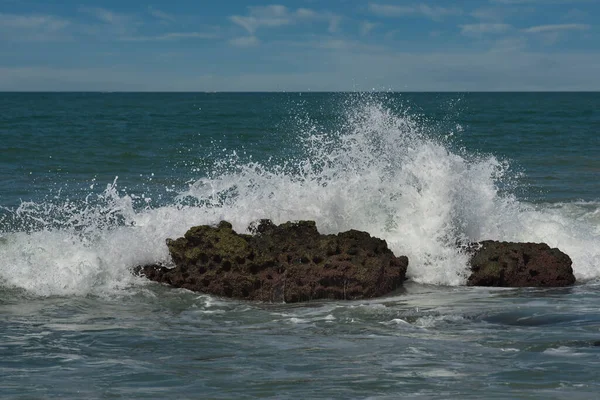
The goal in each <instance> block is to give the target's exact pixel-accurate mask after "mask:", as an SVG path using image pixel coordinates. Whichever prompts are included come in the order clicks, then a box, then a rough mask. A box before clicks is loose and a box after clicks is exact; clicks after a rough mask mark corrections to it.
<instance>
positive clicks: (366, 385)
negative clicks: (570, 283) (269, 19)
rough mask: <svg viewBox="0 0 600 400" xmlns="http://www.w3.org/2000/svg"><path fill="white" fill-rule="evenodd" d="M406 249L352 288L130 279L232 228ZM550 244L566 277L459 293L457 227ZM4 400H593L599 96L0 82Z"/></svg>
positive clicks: (0, 371) (597, 363)
mask: <svg viewBox="0 0 600 400" xmlns="http://www.w3.org/2000/svg"><path fill="white" fill-rule="evenodd" d="M259 218H271V219H272V220H273V221H274V222H276V223H282V222H285V221H288V220H300V219H309V220H315V221H316V223H317V227H318V229H319V230H320V231H321V232H322V233H336V232H340V231H344V230H348V229H359V230H364V231H367V232H369V233H370V234H371V235H373V236H377V237H380V238H383V239H385V240H386V241H387V242H388V245H389V246H390V248H391V249H392V250H393V251H394V252H395V253H396V254H397V255H401V254H402V255H407V256H408V258H409V270H408V276H409V278H410V279H409V281H407V282H406V284H405V287H404V289H402V290H401V291H400V292H398V293H395V294H394V295H393V296H388V297H384V298H380V299H374V300H366V301H350V302H341V301H319V302H311V303H306V304H260V303H258V304H257V303H248V302H243V301H234V300H228V299H222V298H216V297H212V296H208V295H204V294H200V293H192V292H188V291H185V290H180V289H172V288H168V287H165V286H161V285H158V284H155V283H150V282H146V281H145V280H144V279H142V278H139V277H135V276H133V275H132V274H131V272H130V270H131V268H132V267H134V266H136V265H140V264H146V263H154V262H167V261H168V259H169V255H168V251H167V248H166V246H165V239H166V238H176V237H179V236H181V235H182V234H183V233H184V232H185V231H186V230H187V229H188V228H189V227H191V226H194V225H198V224H215V223H217V222H219V221H220V220H228V221H230V222H231V223H232V224H233V226H234V229H236V230H237V231H238V232H244V231H245V229H246V227H247V225H248V224H249V223H250V222H251V221H253V220H256V219H259ZM483 239H497V240H511V241H532V242H545V243H548V244H549V245H550V246H551V247H558V248H560V249H561V250H563V251H564V252H566V253H567V254H569V255H570V256H571V258H572V260H573V269H574V272H575V276H576V278H577V280H578V283H577V285H576V286H574V287H571V288H560V289H494V288H471V287H465V286H463V285H464V283H465V281H466V276H467V270H466V261H467V259H466V256H465V255H464V254H462V253H461V252H459V251H458V250H457V249H456V247H455V243H456V242H457V240H468V241H478V240H483ZM0 337H1V338H2V339H1V340H0V398H2V399H24V398H28V399H30V398H31V399H34V398H35V399H37V398H39V399H46V398H61V399H66V398H75V399H82V398H85V399H100V398H124V399H134V398H139V399H150V398H155V399H163V398H178V399H199V398H207V399H208V398H210V399H251V398H272V399H309V398H311V399H312V398H328V399H329V398H331V399H367V398H368V399H397V398H423V399H451V398H455V399H459V398H460V399H469V398H470V399H480V398H486V399H507V398H511V399H513V398H528V399H533V398H539V399H563V398H569V399H593V398H597V397H598V393H600V346H598V344H600V93H0Z"/></svg>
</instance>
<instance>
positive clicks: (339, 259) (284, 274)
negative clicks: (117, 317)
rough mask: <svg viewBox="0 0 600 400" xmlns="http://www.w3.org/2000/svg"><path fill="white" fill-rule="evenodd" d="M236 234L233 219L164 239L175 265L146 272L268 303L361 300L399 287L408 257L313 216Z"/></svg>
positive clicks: (145, 269) (261, 224) (263, 223)
mask: <svg viewBox="0 0 600 400" xmlns="http://www.w3.org/2000/svg"><path fill="white" fill-rule="evenodd" d="M249 230H250V232H252V233H253V235H244V234H238V233H236V232H235V231H234V230H233V229H232V226H231V224H230V223H228V222H225V221H222V222H221V223H220V224H219V225H218V226H217V227H212V226H207V225H204V226H196V227H193V228H191V229H190V230H188V231H187V232H186V233H185V236H184V237H183V238H179V239H176V240H170V239H167V246H168V247H169V252H170V253H171V257H172V259H173V262H174V264H175V268H171V269H169V268H166V267H164V266H152V265H150V266H145V267H141V268H140V269H139V270H138V272H139V273H141V274H143V275H145V276H146V277H147V278H149V279H151V280H153V281H157V282H163V283H168V284H170V285H172V286H176V287H182V288H186V289H190V290H194V291H199V292H203V293H208V294H213V295H217V296H224V297H232V298H237V299H246V300H259V301H267V302H269V301H273V302H300V301H309V300H316V299H349V300H352V299H363V298H371V297H377V296H382V295H385V294H388V293H390V292H392V291H394V290H395V289H397V288H399V287H400V286H402V282H403V281H404V280H405V275H406V269H407V267H408V258H406V257H405V256H401V257H395V256H394V254H393V253H392V251H391V250H389V249H388V247H387V243H386V242H385V241H384V240H381V239H378V238H374V237H371V236H370V235H369V234H368V233H366V232H360V231H356V230H350V231H348V232H342V233H339V234H337V235H321V234H319V232H318V231H317V228H316V225H315V222H313V221H299V222H287V223H284V224H281V225H278V226H277V225H274V224H273V223H272V222H271V221H270V220H261V221H258V222H257V223H253V224H251V226H250V227H249Z"/></svg>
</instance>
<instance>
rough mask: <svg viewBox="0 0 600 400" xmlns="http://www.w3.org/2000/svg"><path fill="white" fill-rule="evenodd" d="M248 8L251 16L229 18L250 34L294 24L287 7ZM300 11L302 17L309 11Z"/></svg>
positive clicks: (275, 5)
mask: <svg viewBox="0 0 600 400" xmlns="http://www.w3.org/2000/svg"><path fill="white" fill-rule="evenodd" d="M248 8H249V10H250V12H249V15H247V16H241V15H233V16H231V17H229V18H230V20H231V21H232V22H233V23H235V24H237V25H239V26H241V27H242V28H244V29H246V30H247V31H248V33H250V34H254V33H255V32H256V30H257V29H258V28H260V27H270V28H272V27H278V26H283V25H289V24H291V23H292V21H293V17H294V15H292V14H290V12H289V11H288V9H287V7H285V6H282V5H278V4H273V5H270V6H265V7H262V6H257V7H248ZM300 10H301V11H300V15H302V16H306V15H307V11H308V10H307V9H304V8H302V9H300Z"/></svg>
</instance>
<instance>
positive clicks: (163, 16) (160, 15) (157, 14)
mask: <svg viewBox="0 0 600 400" xmlns="http://www.w3.org/2000/svg"><path fill="white" fill-rule="evenodd" d="M148 13H149V14H150V15H152V16H153V17H154V18H157V19H159V20H161V21H163V22H175V17H174V16H172V15H171V14H167V13H166V12H164V11H161V10H158V9H156V8H154V7H152V6H149V7H148Z"/></svg>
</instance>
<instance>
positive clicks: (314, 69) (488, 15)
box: [0, 0, 600, 91]
mask: <svg viewBox="0 0 600 400" xmlns="http://www.w3.org/2000/svg"><path fill="white" fill-rule="evenodd" d="M599 20H600V0H571V1H569V0H478V1H475V0H464V1H454V2H453V1H440V0H427V1H419V0H416V1H404V0H396V1H394V0H374V1H357V0H347V1H344V0H337V1H336V0H331V1H317V0H312V1H311V0H296V1H285V2H284V1H279V2H277V0H275V1H259V0H249V1H239V0H221V1H218V0H217V1H204V0H195V1H192V0H183V1H178V0H173V1H169V2H165V1H152V0H120V1H112V0H107V1H88V0H75V1H73V0H62V1H61V2H48V1H43V2H42V1H28V0H22V1H20V0H0V90H5V91H6V90H67V91H68V90H74V91H77V90H106V91H119V90H123V91H309V90H312V91H330V90H332V91H338V90H372V89H375V90H396V91H455V90H456V91H463V90H464V91H487V90H526V91H527V90H600V31H599V28H600V25H599V24H600V22H599Z"/></svg>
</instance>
